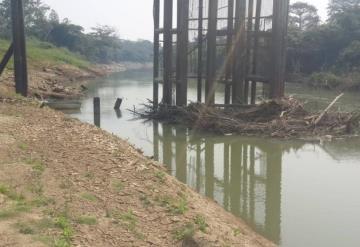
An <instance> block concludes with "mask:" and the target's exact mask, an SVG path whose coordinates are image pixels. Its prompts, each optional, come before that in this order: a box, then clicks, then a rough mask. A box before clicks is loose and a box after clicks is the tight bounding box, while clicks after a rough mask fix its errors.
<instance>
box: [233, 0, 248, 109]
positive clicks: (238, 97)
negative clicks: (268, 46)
mask: <svg viewBox="0 0 360 247" xmlns="http://www.w3.org/2000/svg"><path fill="white" fill-rule="evenodd" d="M245 17H246V0H236V11H235V18H236V21H235V30H236V39H235V40H236V41H235V42H236V44H235V61H234V72H233V73H234V75H233V90H232V103H233V104H238V103H240V104H243V103H244V80H245V74H246V73H245V68H246V67H245V65H246V31H245Z"/></svg>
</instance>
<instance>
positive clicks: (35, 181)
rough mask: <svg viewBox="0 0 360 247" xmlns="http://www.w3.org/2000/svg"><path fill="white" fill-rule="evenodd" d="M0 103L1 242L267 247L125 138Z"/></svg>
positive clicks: (18, 103)
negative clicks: (141, 152) (168, 173)
mask: <svg viewBox="0 0 360 247" xmlns="http://www.w3.org/2000/svg"><path fill="white" fill-rule="evenodd" d="M0 102H2V103H0V246H94V247H95V246H99V247H100V246H101V247H104V246H206V247H208V246H222V247H225V246H275V245H274V244H273V243H271V242H269V241H268V240H266V239H264V238H262V237H261V236H259V235H258V234H256V233H254V232H253V231H252V230H251V229H250V228H249V227H248V226H246V225H245V224H244V222H242V221H241V220H240V219H238V218H236V217H234V216H232V215H231V214H229V213H227V212H225V211H224V210H223V209H222V208H221V207H220V206H219V205H217V204H216V203H215V202H213V201H210V200H208V199H206V198H204V197H202V196H200V195H199V194H197V193H195V192H194V191H193V190H191V189H190V188H188V187H187V186H186V185H184V184H181V183H180V182H178V181H177V180H176V179H175V178H173V177H171V176H169V175H167V174H166V172H165V170H164V169H163V166H162V165H161V164H158V163H157V162H155V161H153V160H150V159H148V158H145V157H144V156H143V155H142V154H140V153H139V152H138V151H137V150H136V149H135V148H134V147H131V146H130V145H129V144H128V143H127V142H125V141H123V140H121V139H119V138H117V137H115V136H113V135H110V134H109V133H106V132H104V131H102V130H100V129H98V128H96V127H94V126H91V125H88V124H84V123H81V122H79V121H77V120H74V119H70V118H68V117H67V116H65V115H63V114H62V113H59V112H55V111H53V110H50V109H47V108H43V109H40V108H39V106H38V104H37V103H34V102H32V101H30V100H23V99H17V100H0Z"/></svg>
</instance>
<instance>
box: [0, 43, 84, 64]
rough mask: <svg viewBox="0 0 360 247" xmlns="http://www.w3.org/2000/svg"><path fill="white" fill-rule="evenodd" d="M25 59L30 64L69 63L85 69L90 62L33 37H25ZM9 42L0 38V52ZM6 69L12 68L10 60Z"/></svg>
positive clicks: (3, 51) (1, 52)
mask: <svg viewBox="0 0 360 247" xmlns="http://www.w3.org/2000/svg"><path fill="white" fill-rule="evenodd" d="M26 45H27V46H26V48H27V60H28V63H29V65H30V66H34V67H41V66H44V65H61V64H69V65H73V66H75V67H78V68H82V69H86V68H88V67H90V65H91V64H90V62H89V61H87V60H86V59H85V58H83V57H81V56H80V55H77V54H74V53H72V52H70V51H69V50H68V49H65V48H59V47H56V46H54V45H52V44H50V43H47V42H42V41H39V40H37V39H34V38H29V39H27V43H26ZM9 46H10V43H9V41H7V40H2V39H0V54H1V55H3V54H5V52H6V50H7V49H8V48H9ZM7 68H8V69H12V68H13V62H12V61H10V62H9V64H8V66H7Z"/></svg>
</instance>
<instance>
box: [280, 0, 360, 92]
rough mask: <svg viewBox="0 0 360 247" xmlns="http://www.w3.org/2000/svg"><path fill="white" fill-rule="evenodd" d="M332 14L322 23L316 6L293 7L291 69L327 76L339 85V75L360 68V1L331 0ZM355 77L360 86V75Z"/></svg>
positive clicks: (299, 72) (296, 71)
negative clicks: (336, 80)
mask: <svg viewBox="0 0 360 247" xmlns="http://www.w3.org/2000/svg"><path fill="white" fill-rule="evenodd" d="M328 14H329V18H328V20H327V21H326V22H325V23H322V24H320V23H319V21H318V19H319V18H318V15H317V10H316V8H315V7H314V6H312V5H309V4H306V3H302V2H298V3H295V4H293V5H292V6H291V8H290V25H289V39H288V65H287V69H288V72H289V73H290V74H303V75H304V74H305V75H311V76H310V78H317V79H318V80H320V79H319V77H321V76H322V75H323V78H322V79H323V80H324V81H326V82H327V83H328V84H329V85H330V84H331V85H333V86H335V85H338V84H341V83H339V82H336V83H334V81H335V80H334V78H335V77H336V76H338V77H339V76H340V78H341V77H342V76H343V75H345V74H346V75H349V74H354V75H355V74H356V75H358V73H357V72H358V71H360V0H330V3H329V6H328ZM319 72H321V73H319ZM325 72H326V73H325ZM313 73H315V74H314V75H312V74H313ZM326 74H327V75H326ZM329 78H330V79H329ZM355 80H359V82H358V84H359V85H360V78H355ZM329 87H331V86H329Z"/></svg>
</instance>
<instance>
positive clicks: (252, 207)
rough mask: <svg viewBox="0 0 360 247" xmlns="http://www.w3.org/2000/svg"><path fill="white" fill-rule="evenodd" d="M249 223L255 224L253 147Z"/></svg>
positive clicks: (253, 152) (252, 154) (253, 154)
mask: <svg viewBox="0 0 360 247" xmlns="http://www.w3.org/2000/svg"><path fill="white" fill-rule="evenodd" d="M249 197H250V221H251V222H255V147H254V146H251V147H250V196H249Z"/></svg>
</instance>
